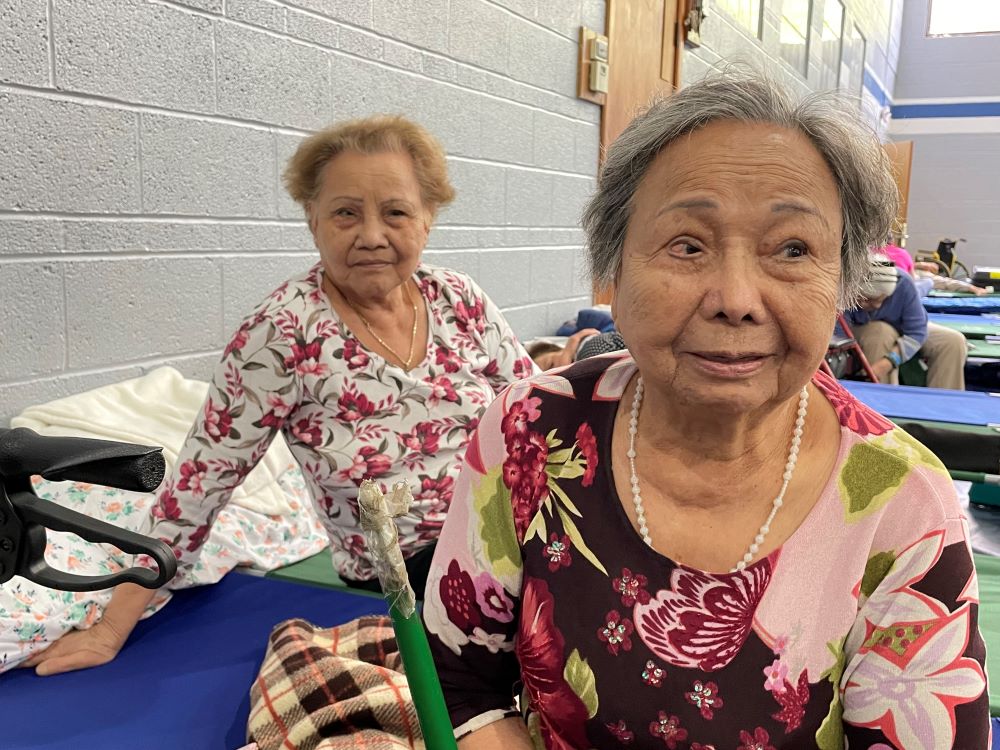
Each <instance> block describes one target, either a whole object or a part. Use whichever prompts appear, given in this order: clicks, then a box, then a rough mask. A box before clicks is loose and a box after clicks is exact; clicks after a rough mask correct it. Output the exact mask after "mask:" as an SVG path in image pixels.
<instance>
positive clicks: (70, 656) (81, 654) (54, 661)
mask: <svg viewBox="0 0 1000 750" xmlns="http://www.w3.org/2000/svg"><path fill="white" fill-rule="evenodd" d="M127 637H128V635H127V634H126V635H125V636H124V637H123V636H122V634H121V633H120V632H119V631H118V630H117V629H116V628H115V626H114V625H113V624H112V623H109V622H105V621H104V620H101V621H100V622H98V623H97V624H96V625H94V626H93V627H92V628H90V629H89V630H71V631H70V632H69V633H67V634H66V635H64V636H63V637H62V638H60V639H59V640H58V641H56V642H55V643H53V644H52V645H51V646H49V647H48V648H46V649H45V650H44V651H40V652H38V653H37V654H35V655H34V656H32V657H31V658H30V659H28V660H27V661H26V662H24V663H23V664H22V665H21V666H22V667H26V668H31V667H34V668H35V674H38V675H41V676H43V677H44V676H46V675H50V674H61V673H62V672H72V671H73V670H75V669H86V668H87V667H98V666H100V665H101V664H107V663H108V662H109V661H111V660H112V659H114V658H115V657H116V656H117V655H118V652H119V651H120V650H121V648H122V646H124V645H125V641H126V639H127Z"/></svg>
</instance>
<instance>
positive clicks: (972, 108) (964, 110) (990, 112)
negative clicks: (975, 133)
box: [892, 102, 1000, 120]
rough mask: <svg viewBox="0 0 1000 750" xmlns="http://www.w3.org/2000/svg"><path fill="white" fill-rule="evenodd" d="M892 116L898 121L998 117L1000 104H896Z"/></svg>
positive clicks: (999, 115)
mask: <svg viewBox="0 0 1000 750" xmlns="http://www.w3.org/2000/svg"><path fill="white" fill-rule="evenodd" d="M892 116H893V117H895V118H897V119H900V120H903V119H908V118H914V117H1000V102H961V103H957V104H897V105H895V106H894V107H893V108H892Z"/></svg>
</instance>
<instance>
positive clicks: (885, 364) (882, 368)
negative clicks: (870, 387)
mask: <svg viewBox="0 0 1000 750" xmlns="http://www.w3.org/2000/svg"><path fill="white" fill-rule="evenodd" d="M871 366H872V372H874V373H875V377H877V378H878V379H879V381H880V382H884V381H885V380H887V379H888V377H889V375H891V374H892V371H893V370H894V369H895V368H894V367H893V365H892V362H890V361H889V360H888V359H886V358H885V357H883V358H882V359H880V360H879V361H878V362H872V363H871Z"/></svg>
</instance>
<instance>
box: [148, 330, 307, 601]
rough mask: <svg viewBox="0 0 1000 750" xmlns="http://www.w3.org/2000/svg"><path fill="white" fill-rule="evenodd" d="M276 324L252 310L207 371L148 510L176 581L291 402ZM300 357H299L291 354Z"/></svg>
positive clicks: (291, 382)
mask: <svg viewBox="0 0 1000 750" xmlns="http://www.w3.org/2000/svg"><path fill="white" fill-rule="evenodd" d="M306 349H308V346H307V345H306V344H305V342H299V344H296V343H290V342H289V341H288V340H287V337H286V335H285V333H284V332H283V331H282V326H281V321H280V320H279V321H278V322H277V323H276V322H275V321H273V320H272V319H271V318H270V317H269V316H268V315H267V314H266V313H264V312H258V313H257V314H256V315H254V316H253V317H251V318H247V319H246V320H245V321H243V323H242V324H241V325H240V327H239V329H238V330H237V331H236V333H235V334H234V336H233V338H232V340H231V341H230V342H229V344H228V346H227V347H226V349H225V352H224V353H223V355H222V360H221V361H220V362H219V364H218V365H217V366H216V368H215V373H214V375H213V377H212V381H211V383H210V385H209V389H208V395H207V396H206V398H205V403H204V405H203V406H202V411H201V415H200V417H199V419H198V420H197V421H196V422H195V424H194V425H193V427H192V428H191V432H190V433H188V437H187V440H186V441H185V443H184V447H183V449H182V450H181V452H180V454H179V455H178V457H177V463H176V465H175V467H174V470H173V472H172V473H171V475H170V476H169V477H168V478H167V480H166V481H165V482H164V484H163V486H162V487H161V489H160V492H159V494H158V497H157V501H156V504H155V505H154V506H153V517H154V518H155V519H156V522H155V524H154V526H153V529H152V532H151V533H152V534H153V535H154V536H156V537H159V538H160V539H162V540H163V541H164V542H166V543H167V544H169V545H171V547H172V548H173V549H174V552H175V554H176V555H177V557H178V560H179V561H180V563H181V564H180V566H179V570H178V575H177V579H175V583H181V584H183V583H184V580H185V578H186V576H187V575H188V574H189V573H190V569H191V566H192V564H193V563H194V562H195V561H196V559H197V556H198V552H199V550H200V549H201V547H202V545H203V544H204V542H205V539H206V537H207V536H208V532H209V530H210V529H211V527H212V523H213V522H214V521H215V518H216V516H218V514H219V511H221V510H222V508H224V507H225V505H226V503H227V502H228V501H229V499H230V497H231V496H232V493H233V491H234V490H235V489H236V488H237V487H239V485H240V484H241V483H242V482H243V480H244V479H245V478H246V476H247V475H248V474H249V473H250V472H251V471H252V470H253V468H254V467H255V466H256V465H257V464H258V462H260V460H261V459H262V458H263V457H264V454H265V453H266V452H267V449H268V447H269V446H270V445H271V441H272V440H273V439H274V436H275V434H276V433H277V432H278V430H280V429H281V427H282V425H283V424H284V422H285V418H286V417H287V415H288V414H289V412H290V410H291V409H292V406H293V405H294V404H295V403H297V402H298V400H299V393H298V391H299V387H300V386H299V380H298V378H297V376H296V368H295V363H296V361H297V360H296V357H297V356H298V355H303V356H304V352H305V350H306ZM298 358H299V359H302V357H301V356H299V357H298Z"/></svg>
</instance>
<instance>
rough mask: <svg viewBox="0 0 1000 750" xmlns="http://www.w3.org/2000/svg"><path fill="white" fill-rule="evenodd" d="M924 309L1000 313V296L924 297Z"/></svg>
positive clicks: (958, 312) (938, 311) (939, 311)
mask: <svg viewBox="0 0 1000 750" xmlns="http://www.w3.org/2000/svg"><path fill="white" fill-rule="evenodd" d="M922 301H923V303H924V309H925V310H926V311H927V312H929V313H951V314H955V315H984V314H986V313H1000V297H924V298H923V300H922Z"/></svg>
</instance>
